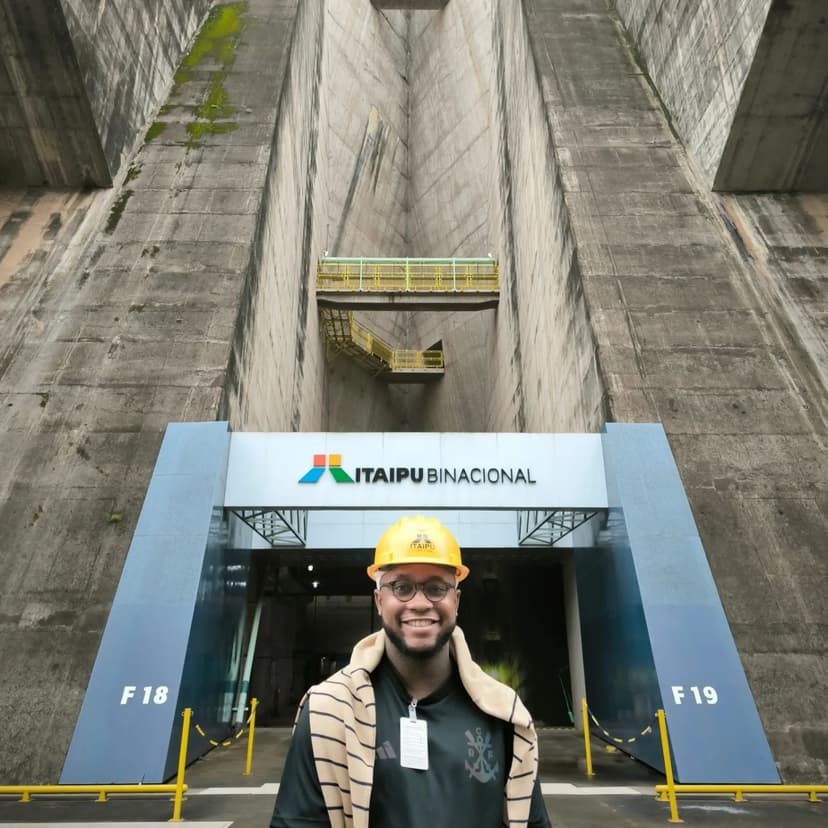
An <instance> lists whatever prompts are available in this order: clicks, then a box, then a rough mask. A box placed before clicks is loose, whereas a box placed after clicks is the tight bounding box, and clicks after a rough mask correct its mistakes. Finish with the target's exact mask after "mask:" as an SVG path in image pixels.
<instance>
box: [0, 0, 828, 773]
mask: <svg viewBox="0 0 828 828" xmlns="http://www.w3.org/2000/svg"><path fill="white" fill-rule="evenodd" d="M67 5H70V4H67ZM71 5H73V6H79V4H71ZM139 5H141V4H139ZM151 5H152V4H143V6H146V9H149V8H150V6H151ZM620 5H624V4H620ZM626 5H627V6H629V5H630V4H626ZM143 6H142V7H143ZM136 15H137V17H136V19H137V18H138V17H140V15H138V13H137V12H136ZM79 19H80V18H79ZM136 25H137V24H136ZM745 25H746V26H747V25H748V23H747V22H746V23H745ZM750 25H753V24H750ZM173 28H174V27H173ZM631 32H632V27H631ZM167 36H168V35H167ZM632 36H633V35H632V34H628V33H627V32H626V31H625V29H624V26H623V23H622V20H621V18H620V17H618V16H617V15H616V14H615V12H614V9H613V8H612V7H611V4H608V3H606V2H604V0H524V2H522V3H521V2H516V0H449V3H448V4H447V5H446V7H445V8H444V9H443V10H440V11H413V12H403V11H390V10H386V11H378V10H376V9H375V8H374V7H373V6H372V5H371V4H370V3H369V2H368V0H336V2H334V1H333V0H327V1H326V2H322V0H319V2H308V0H286V1H285V2H279V3H276V2H273V0H247V2H234V3H224V4H215V5H214V6H213V7H212V9H211V11H210V13H209V15H208V16H207V17H206V18H202V19H201V22H200V27H199V29H198V31H197V33H196V34H195V37H194V39H193V40H192V41H191V42H190V43H189V45H188V46H187V47H186V48H185V49H184V55H183V58H182V59H181V62H180V65H179V67H178V70H177V71H176V72H175V75H174V77H173V78H172V79H171V81H170V82H169V83H168V85H167V86H166V87H165V90H166V91H165V92H164V93H163V94H162V95H161V97H160V100H161V103H162V105H161V106H160V108H158V109H157V110H156V111H155V112H154V114H152V115H151V116H150V120H151V125H150V127H149V129H148V131H147V133H146V137H145V139H144V141H143V143H142V145H141V147H140V148H139V149H138V151H137V152H136V153H135V154H134V155H132V156H130V157H129V158H128V160H127V162H126V163H125V164H123V165H122V167H121V170H120V173H118V174H117V175H116V179H115V183H116V186H115V188H114V189H113V190H112V191H101V192H94V193H90V192H77V193H61V194H58V193H55V192H49V191H33V190H28V191H25V190H18V191H14V190H9V189H7V190H5V191H4V192H3V200H2V207H3V210H4V212H3V215H2V219H3V222H4V223H3V226H2V231H0V255H2V259H0V321H2V325H1V326H0V331H1V333H0V349H2V350H0V429H2V430H0V458H2V460H3V463H2V467H0V468H1V469H2V470H0V527H2V532H3V542H2V544H0V568H2V571H3V573H4V577H3V579H2V581H0V663H2V664H3V667H4V680H3V682H2V686H1V687H0V713H2V714H3V717H4V720H5V721H6V722H7V739H6V742H5V745H6V746H5V747H0V778H1V779H3V780H8V782H16V781H26V782H32V781H41V782H46V781H54V780H55V779H56V778H57V777H58V775H59V773H60V769H61V766H62V764H63V759H64V756H65V753H66V750H67V747H68V744H69V741H70V739H71V736H72V731H73V728H74V724H75V721H76V718H77V715H78V710H79V707H80V704H81V700H82V698H83V694H84V691H85V688H86V683H87V681H88V678H89V675H90V671H91V668H92V663H93V661H94V658H95V654H96V652H97V647H98V643H99V641H100V637H101V634H102V630H103V627H104V625H105V623H106V618H107V614H108V610H109V606H110V605H111V602H112V597H113V594H114V591H115V588H116V586H117V584H118V579H119V576H120V571H121V568H122V565H123V560H124V556H125V554H126V551H127V547H128V545H129V541H130V537H131V533H132V530H133V529H134V526H135V522H136V520H137V517H138V513H139V510H140V507H141V503H142V500H143V496H144V493H145V491H146V486H147V482H148V480H149V476H150V473H151V471H152V467H153V463H154V460H155V456H156V453H157V450H158V447H159V445H160V441H161V436H162V432H163V429H164V427H165V425H166V423H167V422H170V421H181V420H210V419H217V418H218V419H221V418H224V419H228V420H229V421H230V423H231V425H232V427H233V428H234V429H239V430H273V431H314V430H331V431H337V430H357V431H375V430H376V431H379V430H388V431H408V430H412V431H413V430H425V431H431V430H434V431H493V432H494V431H527V432H531V431H596V430H598V429H600V428H601V426H602V425H603V423H604V422H606V421H612V420H615V421H620V422H661V423H662V424H663V426H664V428H665V430H666V432H667V434H668V437H669V440H670V443H671V447H672V450H673V452H674V454H675V456H676V460H677V462H678V465H679V469H680V471H681V474H682V478H683V482H684V485H685V488H686V490H687V493H688V496H689V498H690V502H691V505H692V508H693V511H694V515H695V518H696V521H697V523H698V525H699V529H700V532H701V535H702V539H703V541H704V545H705V550H706V552H707V555H708V558H709V560H710V564H711V568H712V570H713V574H714V576H715V579H716V582H717V586H718V589H719V591H720V594H721V596H722V601H723V604H724V606H725V609H726V611H727V614H728V617H729V621H730V624H731V627H732V629H733V633H734V636H735V639H736V643H737V645H738V647H739V651H740V654H741V657H742V660H743V663H744V666H745V669H746V673H747V675H748V679H749V681H750V684H751V688H752V690H753V693H754V695H755V698H756V701H757V705H758V708H759V711H760V715H761V717H762V720H763V724H764V726H765V728H766V731H767V733H768V737H769V740H770V743H771V747H772V750H773V752H774V756H775V758H776V760H777V762H778V764H779V766H780V770H781V772H782V773H783V775H784V777H785V778H786V779H787V780H789V781H796V780H798V779H802V778H808V779H810V780H813V779H814V778H822V779H826V778H828V765H826V757H827V756H828V714H826V706H825V704H824V701H825V698H824V689H823V688H824V687H825V686H826V683H828V665H827V664H826V657H825V643H824V642H825V640H826V632H827V631H828V619H827V618H826V610H825V608H824V601H823V600H822V597H821V596H822V595H823V594H824V592H825V589H826V586H828V583H827V582H828V570H827V569H826V566H825V562H824V555H823V554H822V551H821V550H822V544H823V542H824V538H825V537H826V529H828V525H826V518H825V515H826V513H828V500H826V488H827V487H826V484H827V483H828V480H826V476H828V473H827V472H826V464H825V462H824V456H825V440H826V423H828V414H826V412H828V394H826V386H825V369H826V359H825V336H824V318H825V310H826V309H825V301H826V292H825V290H826V289H825V279H824V274H825V264H826V252H825V251H826V249H828V245H826V235H828V199H826V196H825V195H824V194H815V195H809V196H798V195H786V196H772V195H756V196H730V195H714V194H712V193H711V192H710V181H709V180H705V178H704V176H700V175H697V173H696V170H695V166H694V163H692V162H690V161H688V156H687V155H686V153H685V149H684V147H683V146H682V144H681V143H680V141H679V140H678V138H677V137H676V135H675V134H674V133H673V132H672V131H671V129H670V122H669V119H668V113H666V112H665V110H664V108H663V106H662V103H661V102H660V100H659V98H658V96H657V95H656V94H655V91H654V87H653V86H652V84H651V82H650V81H651V79H650V78H648V77H647V75H646V74H645V73H644V71H643V69H642V67H641V65H640V64H639V63H638V62H637V60H636V55H635V49H633V48H632V41H631V39H630V38H631V37H632ZM713 36H714V35H713V34H711V37H713ZM142 59H143V58H142ZM146 59H149V58H146ZM654 82H658V81H657V79H656V80H655V81H654ZM662 97H663V96H662ZM714 97H715V96H714ZM144 100H148V98H145V99H144ZM667 104H668V106H669V101H667ZM102 117H103V118H104V121H106V116H105V115H104V116H102ZM112 117H114V116H112ZM107 123H109V128H110V129H115V126H113V125H112V123H110V122H107ZM101 133H102V134H104V133H106V134H108V133H107V132H106V129H104V128H103V127H101ZM683 140H685V142H687V139H686V138H685V139H683ZM711 140H712V139H711ZM721 143H722V142H721V141H719V142H718V144H717V146H718V145H719V144H721ZM694 146H695V145H694ZM6 183H8V182H6ZM326 251H327V253H328V254H329V255H336V256H417V257H420V256H422V257H428V256H435V257H445V256H485V255H487V254H491V255H492V256H494V257H495V258H497V259H498V261H499V264H500V270H501V297H500V303H499V306H498V308H497V309H496V310H485V311H477V312H473V313H468V312H465V313H460V312H428V313H420V312H418V313H412V312H400V311H394V312H391V311H387V312H379V313H373V312H372V313H368V312H360V314H359V316H360V318H361V319H363V320H364V321H365V323H366V324H368V325H370V326H371V327H372V328H374V329H375V330H377V331H379V332H381V334H382V336H384V337H385V338H387V339H389V340H390V341H392V342H393V343H395V344H396V345H397V346H398V347H410V348H426V347H429V346H430V345H432V344H433V343H435V342H438V341H439V342H441V343H442V346H443V348H444V351H445V355H446V364H447V370H446V375H445V377H443V378H442V379H441V380H440V381H439V382H436V383H433V384H428V385H409V386H392V385H388V384H385V383H382V382H381V381H379V380H377V379H375V378H373V377H371V376H370V375H369V374H367V373H365V372H363V371H361V370H360V369H359V368H358V367H357V366H356V365H355V364H351V363H350V362H348V361H347V360H346V358H345V357H343V356H336V357H332V356H331V355H328V354H326V349H325V346H324V343H323V341H322V338H321V334H320V329H319V318H318V310H317V307H316V301H315V293H314V270H315V264H316V260H317V258H318V257H319V256H321V255H324V254H325V253H326ZM148 646H149V645H148ZM34 733H38V734H41V735H40V736H39V737H38V738H32V734H34ZM44 733H46V734H48V736H46V737H43V736H42V734H44Z"/></svg>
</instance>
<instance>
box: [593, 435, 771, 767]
mask: <svg viewBox="0 0 828 828" xmlns="http://www.w3.org/2000/svg"><path fill="white" fill-rule="evenodd" d="M603 439H604V463H605V469H606V474H607V491H608V496H609V503H610V507H611V509H610V521H609V525H608V531H606V532H604V533H602V536H601V537H600V538H599V544H600V548H599V549H598V550H595V551H594V552H589V553H587V552H581V553H579V556H578V559H577V565H578V570H577V572H578V593H579V601H580V606H581V612H582V615H583V621H582V623H583V627H584V632H585V636H584V648H585V668H586V670H587V690H588V693H589V696H590V699H591V702H590V706H591V707H592V708H593V709H594V710H595V712H596V713H597V714H598V715H599V717H600V718H602V719H603V723H604V724H605V726H606V727H607V729H608V730H610V731H611V732H612V731H614V730H616V729H617V730H620V731H622V732H621V733H620V734H619V735H621V736H625V735H630V733H631V729H635V727H636V726H637V725H638V724H639V723H641V724H643V723H644V722H643V721H642V719H643V714H644V712H645V711H646V712H647V714H651V713H652V712H654V709H653V707H652V705H654V704H656V703H657V706H662V707H664V708H665V712H666V717H667V724H668V727H669V731H670V738H671V744H672V754H673V761H674V770H675V773H676V777H677V779H679V780H680V781H682V782H690V783H692V782H767V783H776V782H779V774H778V772H777V770H776V767H775V765H774V762H773V758H772V756H771V753H770V749H769V747H768V743H767V739H766V737H765V734H764V730H763V729H762V725H761V722H760V720H759V716H758V713H757V711H756V706H755V703H754V701H753V697H752V695H751V693H750V689H749V687H748V684H747V680H746V678H745V675H744V671H743V668H742V665H741V662H740V660H739V655H738V653H737V651H736V646H735V644H734V642H733V637H732V635H731V633H730V628H729V627H728V624H727V619H726V617H725V614H724V610H723V609H722V605H721V601H720V599H719V596H718V592H717V590H716V586H715V583H714V581H713V577H712V574H711V572H710V568H709V566H708V563H707V558H706V557H705V554H704V549H703V548H702V545H701V541H700V539H699V537H698V531H697V530H696V527H695V523H694V521H693V516H692V513H691V511H690V506H689V503H688V502H687V498H686V496H685V493H684V488H683V486H682V484H681V480H680V478H679V475H678V471H677V469H676V466H675V462H674V460H673V457H672V453H671V452H670V448H669V444H668V443H667V438H666V435H665V434H664V431H663V429H662V428H661V426H660V425H649V424H648V425H620V424H608V425H607V426H606V430H605V433H604V435H603ZM613 579H616V583H615V593H613V583H612V581H613ZM648 650H649V657H648V653H647V651H648ZM625 663H628V665H629V666H628V667H625V666H624V665H625ZM659 697H660V701H658V699H659ZM631 711H640V713H641V714H642V717H641V718H639V719H636V715H631ZM614 735H615V734H614ZM655 744H657V742H656V741H655V740H654V739H651V738H649V739H648V738H647V737H645V738H640V739H638V740H637V741H636V742H635V743H631V744H629V745H625V749H626V750H628V751H629V752H630V753H632V754H633V755H635V756H638V757H639V758H641V759H642V760H643V761H645V762H647V763H648V764H651V765H653V766H654V767H658V768H659V769H662V770H663V763H662V762H661V760H660V756H659V754H657V753H656V752H655V750H654V748H653V746H654V745H655Z"/></svg>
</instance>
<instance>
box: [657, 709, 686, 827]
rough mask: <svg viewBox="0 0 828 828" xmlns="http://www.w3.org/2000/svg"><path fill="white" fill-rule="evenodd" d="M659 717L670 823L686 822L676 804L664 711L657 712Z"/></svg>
mask: <svg viewBox="0 0 828 828" xmlns="http://www.w3.org/2000/svg"><path fill="white" fill-rule="evenodd" d="M656 716H657V717H658V732H659V734H660V735H661V753H662V755H663V756H664V774H665V776H666V777H667V793H668V796H669V799H670V819H668V820H667V821H668V822H684V820H683V819H679V815H678V804H677V803H676V783H675V782H674V781H673V763H672V762H671V761H670V742H669V741H668V739H667V720H666V719H665V718H664V711H663V710H662V709H661V708H659V710H658V711H657V712H656Z"/></svg>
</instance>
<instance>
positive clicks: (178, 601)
mask: <svg viewBox="0 0 828 828" xmlns="http://www.w3.org/2000/svg"><path fill="white" fill-rule="evenodd" d="M229 444H230V433H229V429H228V426H227V423H188V424H171V425H170V426H168V428H167V432H166V434H165V436H164V441H163V443H162V446H161V450H160V452H159V456H158V460H157V463H156V467H155V471H154V474H153V477H152V480H151V481H150V485H149V488H148V491H147V496H146V498H145V500H144V505H143V508H142V510H141V515H140V517H139V520H138V524H137V527H136V530H135V535H134V537H133V540H132V543H131V545H130V548H129V553H128V555H127V559H126V562H125V564H124V569H123V572H122V574H121V580H120V583H119V585H118V590H117V592H116V594H115V599H114V601H113V605H112V610H111V612H110V615H109V619H108V621H107V625H106V629H105V630H104V634H103V638H102V640H101V645H100V648H99V650H98V656H97V659H96V661H95V666H94V668H93V671H92V676H91V679H90V682H89V686H88V688H87V692H86V696H85V698H84V701H83V705H82V707H81V712H80V715H79V717H78V721H77V724H76V727H75V733H74V736H73V739H72V743H71V745H70V747H69V752H68V754H67V757H66V762H65V764H64V768H63V773H62V775H61V780H60V781H61V783H63V784H71V783H75V784H82V783H92V782H113V783H120V782H146V783H150V782H161V781H164V780H165V779H168V778H169V777H170V776H172V775H173V774H174V772H175V763H176V760H177V751H178V744H179V742H178V740H179V737H180V728H181V715H180V714H181V710H182V709H183V707H193V708H194V710H195V716H196V718H197V719H198V721H199V722H200V723H201V724H202V726H203V727H205V729H208V728H210V727H213V728H215V727H217V726H220V725H221V717H222V715H224V714H225V713H226V711H224V710H223V709H222V701H223V697H224V691H225V680H226V678H227V677H226V675H225V669H226V665H227V663H228V659H229V658H230V652H229V651H230V648H231V646H232V637H233V633H234V631H235V630H236V628H237V626H238V618H239V616H240V614H241V613H242V612H243V611H244V590H243V588H242V587H240V586H239V585H240V584H243V583H245V582H246V580H247V574H246V573H247V554H246V553H243V552H233V553H230V552H228V551H227V548H226V547H227V542H226V534H227V529H226V524H225V523H224V521H223V517H222V514H223V509H222V505H223V498H224V488H225V476H226V470H227V458H228V453H229ZM228 718H229V717H228V716H226V715H225V717H224V721H225V722H226V721H227V720H228ZM223 732H226V727H225V728H224V731H223ZM216 735H218V734H216ZM205 746H206V743H204V742H203V740H202V741H199V740H198V739H194V740H193V741H192V742H191V749H190V758H191V759H192V758H195V757H196V756H197V755H198V753H199V752H203V749H204V747H205Z"/></svg>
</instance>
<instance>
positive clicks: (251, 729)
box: [194, 698, 259, 776]
mask: <svg viewBox="0 0 828 828" xmlns="http://www.w3.org/2000/svg"><path fill="white" fill-rule="evenodd" d="M258 705H259V700H258V699H255V698H254V699H251V700H250V708H249V709H250V715H249V716H248V717H247V721H246V722H245V724H246V725H247V727H241V728H239V730H238V731H237V732H236V733H233V734H232V735H231V736H228V737H227V738H226V739H222V740H221V741H220V742H218V741H216V740H215V739H210V738H208V736H207V734H206V733H205V732H204V729H203V728H202V727H201V725H200V724H198V723H196V724H195V726H194V730H195V732H196V733H198V735H199V736H201V737H202V738H204V739H207V741H208V742H209V743H210V745H212V746H213V747H230V746H231V745H232V744H234V742H238V740H239V739H241V737H242V736H244V734H245V733H247V734H248V736H247V755H246V759H245V769H244V771H243V775H244V776H250V766H251V764H252V760H253V736H254V733H255V730H256V708H257V707H258Z"/></svg>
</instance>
